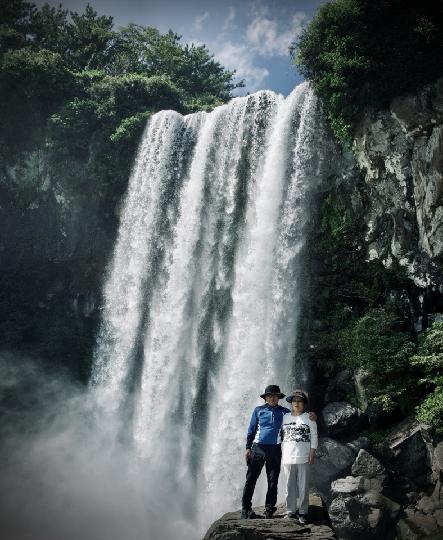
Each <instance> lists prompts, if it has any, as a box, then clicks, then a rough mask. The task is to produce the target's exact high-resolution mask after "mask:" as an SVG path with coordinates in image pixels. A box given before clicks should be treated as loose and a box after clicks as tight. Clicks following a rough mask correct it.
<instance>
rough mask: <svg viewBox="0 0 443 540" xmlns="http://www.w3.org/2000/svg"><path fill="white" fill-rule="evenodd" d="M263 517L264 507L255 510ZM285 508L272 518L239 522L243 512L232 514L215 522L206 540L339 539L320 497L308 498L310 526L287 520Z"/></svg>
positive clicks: (281, 507) (312, 496)
mask: <svg viewBox="0 0 443 540" xmlns="http://www.w3.org/2000/svg"><path fill="white" fill-rule="evenodd" d="M254 511H255V512H256V513H257V514H258V515H262V514H263V511H264V507H258V508H254ZM284 511H285V507H284V505H279V506H278V508H277V512H276V514H275V517H274V518H273V519H264V518H263V519H240V511H238V512H229V513H227V514H225V515H224V516H222V517H221V518H220V519H219V520H218V521H216V522H215V523H214V524H213V525H212V526H211V528H210V529H209V530H208V532H207V533H206V535H205V537H204V539H203V540H271V539H272V540H289V539H294V540H295V539H296V538H306V539H315V540H326V539H329V538H337V537H336V536H335V534H334V531H333V530H332V528H331V524H330V522H329V519H328V515H327V512H326V510H325V508H324V506H323V504H322V500H321V498H320V497H319V496H316V495H311V496H310V498H309V523H308V524H307V525H300V524H299V523H298V521H297V520H296V519H284V517H283V516H284Z"/></svg>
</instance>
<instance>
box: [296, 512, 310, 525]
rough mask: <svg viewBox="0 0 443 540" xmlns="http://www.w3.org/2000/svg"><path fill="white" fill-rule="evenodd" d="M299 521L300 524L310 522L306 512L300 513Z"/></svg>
mask: <svg viewBox="0 0 443 540" xmlns="http://www.w3.org/2000/svg"><path fill="white" fill-rule="evenodd" d="M298 522H299V523H300V525H306V523H307V522H308V518H307V516H305V515H304V514H300V515H299V516H298Z"/></svg>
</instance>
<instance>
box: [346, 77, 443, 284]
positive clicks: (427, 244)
mask: <svg viewBox="0 0 443 540" xmlns="http://www.w3.org/2000/svg"><path fill="white" fill-rule="evenodd" d="M442 124H443V78H442V79H440V80H438V81H437V82H436V83H435V84H433V85H430V86H427V87H425V88H423V89H422V90H421V91H420V92H418V93H417V94H416V95H413V96H406V97H399V98H397V99H395V100H394V101H393V102H392V103H391V106H390V109H389V110H384V111H378V112H375V113H374V112H368V113H367V114H366V115H365V117H364V119H363V120H362V122H361V124H360V126H359V128H358V130H357V134H356V137H355V140H354V145H353V151H354V155H355V159H356V161H357V164H358V167H359V168H360V170H361V171H362V173H363V178H364V182H363V193H360V202H361V206H362V212H363V219H364V220H365V222H366V238H365V240H366V249H367V254H368V258H370V259H380V260H381V261H382V262H383V264H384V265H385V267H387V268H389V267H390V266H391V265H392V263H393V261H394V260H395V261H397V262H398V264H399V265H400V266H402V267H403V268H404V269H405V271H406V273H407V275H408V276H409V277H410V278H411V279H412V280H413V281H414V282H415V284H416V285H418V286H419V287H426V286H430V285H433V286H435V287H438V288H440V290H441V292H443V289H442V283H443V280H442V272H441V271H442V261H443V125H442ZM363 197H364V198H363Z"/></svg>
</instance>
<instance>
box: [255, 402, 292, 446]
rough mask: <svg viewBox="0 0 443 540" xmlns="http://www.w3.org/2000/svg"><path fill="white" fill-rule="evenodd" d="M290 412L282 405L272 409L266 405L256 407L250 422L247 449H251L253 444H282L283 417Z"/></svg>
mask: <svg viewBox="0 0 443 540" xmlns="http://www.w3.org/2000/svg"><path fill="white" fill-rule="evenodd" d="M288 412H290V410H289V409H287V408H286V407H282V406H281V405H276V406H275V407H271V405H268V404H267V403H265V404H264V405H259V406H258V407H255V409H254V412H253V413H252V416H251V421H250V422H249V427H248V434H247V436H246V448H251V446H252V443H253V442H255V443H260V444H280V443H281V427H282V424H283V416H284V415H285V414H286V413H288Z"/></svg>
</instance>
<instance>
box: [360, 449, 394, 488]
mask: <svg viewBox="0 0 443 540" xmlns="http://www.w3.org/2000/svg"><path fill="white" fill-rule="evenodd" d="M351 470H352V474H353V475H354V476H359V475H360V476H365V477H366V478H376V479H378V480H380V482H381V483H384V482H385V481H386V478H387V477H388V473H387V471H386V468H385V467H384V466H383V465H382V464H381V463H380V461H378V459H377V458H376V457H374V456H373V455H371V454H370V453H369V452H367V451H366V450H364V449H361V450H360V451H359V452H358V455H357V457H356V459H355V461H354V463H353V464H352V468H351Z"/></svg>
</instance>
